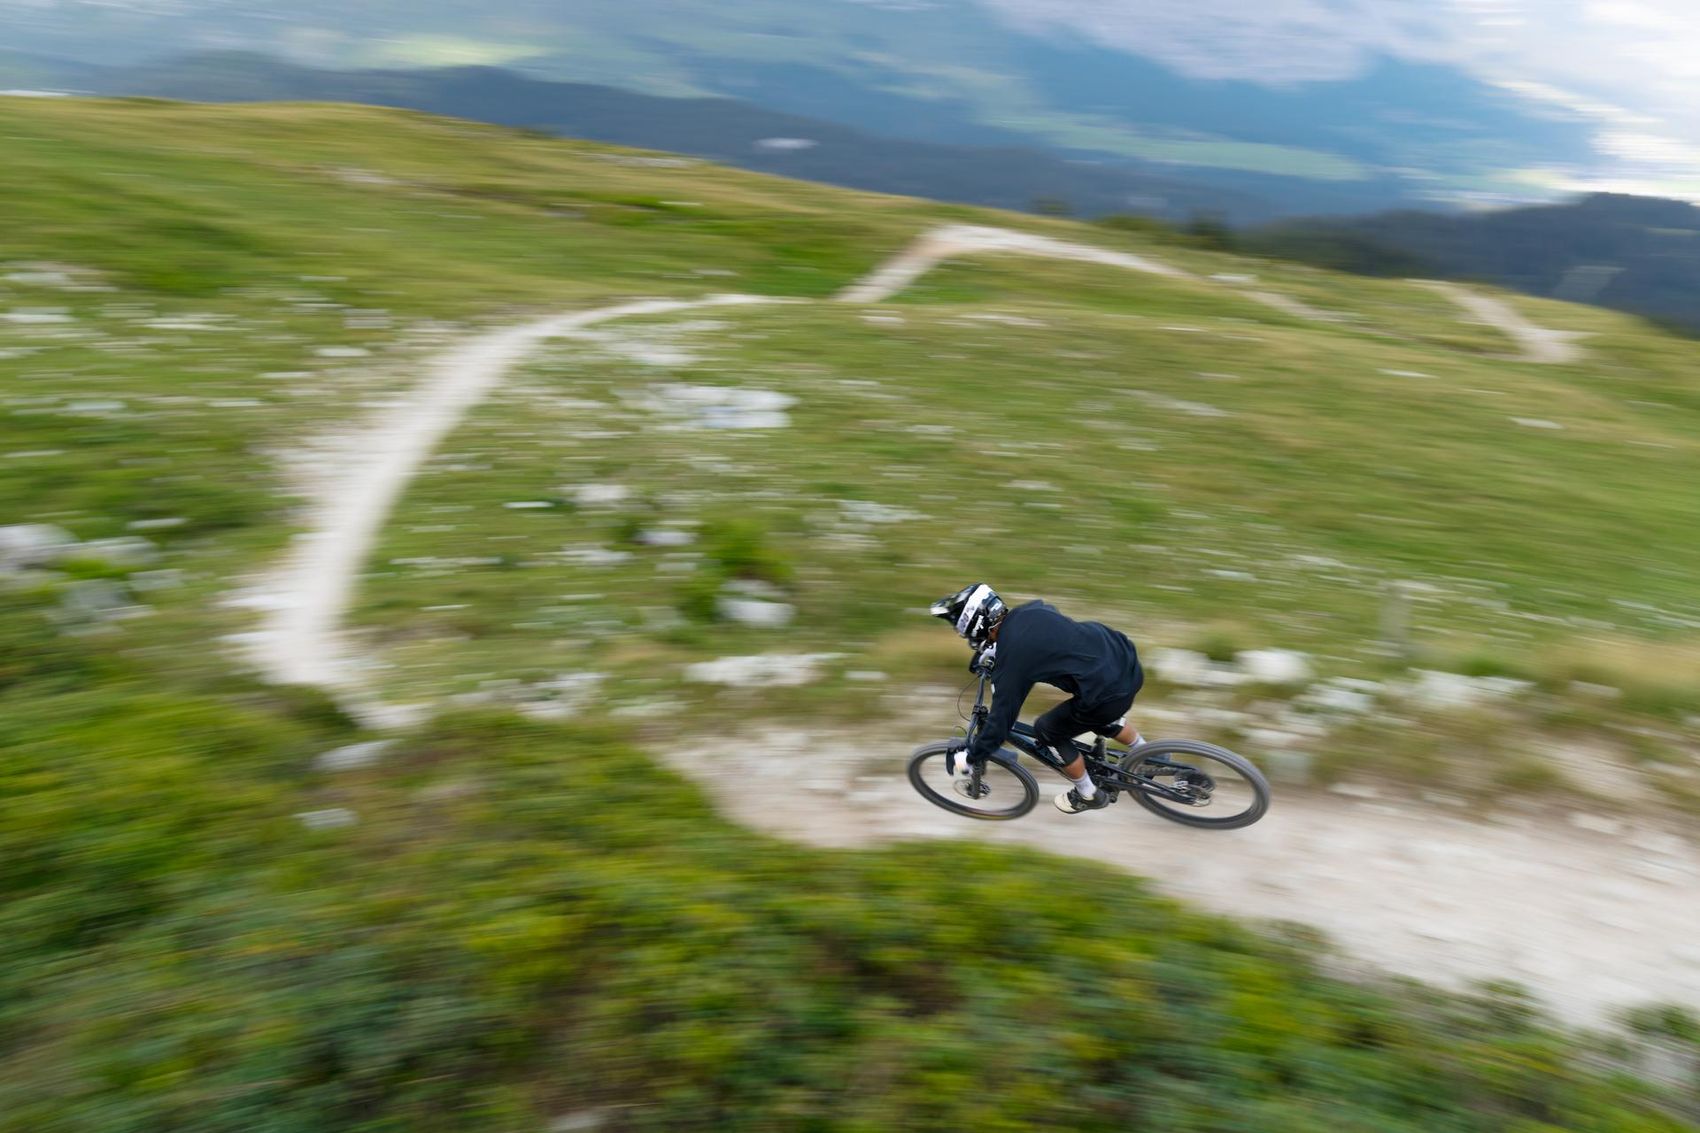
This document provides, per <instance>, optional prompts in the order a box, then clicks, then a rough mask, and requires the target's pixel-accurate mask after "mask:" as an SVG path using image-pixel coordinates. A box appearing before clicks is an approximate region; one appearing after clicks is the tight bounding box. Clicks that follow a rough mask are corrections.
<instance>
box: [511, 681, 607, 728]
mask: <svg viewBox="0 0 1700 1133" xmlns="http://www.w3.org/2000/svg"><path fill="white" fill-rule="evenodd" d="M605 679H606V677H605V675H604V674H602V673H560V674H557V675H556V676H553V677H550V678H549V679H548V680H545V681H537V682H534V683H532V684H529V685H522V686H520V688H519V690H518V692H517V694H516V696H515V699H517V700H518V702H519V710H520V712H521V713H523V714H524V715H526V716H530V717H531V718H532V719H534V720H564V719H566V718H567V717H569V716H574V715H577V714H578V713H579V712H581V711H583V709H584V708H585V706H586V705H588V704H589V703H590V700H591V698H592V697H593V696H595V695H596V690H597V689H598V688H599V687H601V685H602V682H603V680H605Z"/></svg>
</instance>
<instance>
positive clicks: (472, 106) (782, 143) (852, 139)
mask: <svg viewBox="0 0 1700 1133" xmlns="http://www.w3.org/2000/svg"><path fill="white" fill-rule="evenodd" d="M79 76H80V82H81V84H82V86H83V87H84V88H85V89H88V90H91V91H96V92H100V93H107V94H125V95H151V96H156V97H164V98H180V99H186V100H191V101H198V102H246V101H261V100H265V101H270V100H313V101H332V102H361V103H369V104H374V105H379V106H394V107H401V108H405V109H411V110H423V111H427V112H429V113H433V114H445V115H451V116H454V117H459V118H471V119H476V120H478V121H483V122H492V123H495V124H497V125H506V126H521V127H529V128H532V129H538V130H546V131H548V132H550V133H556V134H561V135H565V136H570V137H575V138H585V139H588V140H591V141H601V142H614V143H617V144H620V145H630V146H639V147H643V148H648V149H660V150H668V151H672V152H676V153H688V154H696V155H699V156H703V157H708V158H712V159H714V160H716V161H721V162H724V163H726V164H729V165H736V166H740V167H742V168H745V169H752V170H757V171H760V172H764V173H775V174H780V175H783V176H789V177H798V178H803V179H806V180H814V181H824V182H828V183H830V184H835V185H844V186H848V187H851V188H859V189H871V190H875V191H879V192H888V193H903V194H907V195H911V196H918V197H930V198H934V199H937V200H947V201H958V202H962V203H967V204H981V205H993V206H997V207H1001V208H1011V209H1031V208H1033V207H1035V205H1036V204H1044V205H1047V206H1048V207H1055V208H1058V209H1065V208H1066V209H1067V210H1069V211H1076V212H1079V213H1082V214H1084V215H1102V214H1105V213H1114V212H1138V213H1144V214H1148V215H1153V216H1163V217H1168V218H1171V219H1178V218H1183V217H1186V216H1189V215H1191V214H1193V213H1196V212H1215V213H1221V214H1223V215H1226V216H1231V217H1234V218H1238V219H1242V220H1246V221H1256V220H1261V219H1268V218H1270V217H1271V216H1274V215H1276V214H1277V213H1278V212H1279V211H1280V210H1279V209H1278V208H1276V207H1274V206H1272V205H1270V204H1269V203H1267V202H1265V201H1263V200H1261V199H1259V198H1258V197H1256V196H1254V195H1252V194H1249V193H1238V192H1234V191H1232V190H1231V189H1225V188H1220V187H1213V186H1206V185H1197V184H1188V183H1186V182H1184V181H1180V180H1177V179H1174V178H1171V177H1166V176H1162V175H1157V174H1151V173H1144V172H1141V171H1139V170H1136V169H1133V168H1128V167H1124V166H1108V165H1093V164H1085V163H1081V162H1078V161H1070V160H1068V159H1066V158H1064V157H1061V156H1058V155H1055V154H1047V153H1044V152H1041V151H1038V150H1035V149H1031V148H1016V147H1012V146H1005V147H990V146H947V145H934V144H927V143H922V142H915V141H906V140H902V139H892V138H880V137H874V136H871V135H869V134H865V133H863V132H861V131H859V130H855V129H851V128H849V127H845V126H840V125H837V124H834V123H830V122H823V121H820V120H818V119H813V118H805V117H801V116H798V115H793V114H782V113H778V112H775V111H771V110H764V109H762V108H761V107H759V106H753V105H750V104H749V103H746V102H739V101H736V100H733V99H723V98H657V97H655V96H652V95H644V94H634V93H632V92H630V91H623V90H616V89H614V88H612V87H605V86H596V85H590V84H585V83H555V82H545V81H540V80H537V79H529V78H526V77H525V76H523V75H517V74H514V73H513V72H510V71H504V70H500V69H498V68H493V67H454V68H445V69H440V70H429V71H324V70H317V69H313V68H307V67H298V66H294V65H292V64H288V63H283V62H280V61H278V60H275V59H270V58H266V57H264V56H259V55H251V54H246V53H232V52H226V53H213V54H205V55H198V56H193V57H189V58H185V59H178V60H173V61H170V62H166V63H161V64H155V65H150V66H142V67H134V68H106V69H92V68H83V69H81V71H80V72H79Z"/></svg>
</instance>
